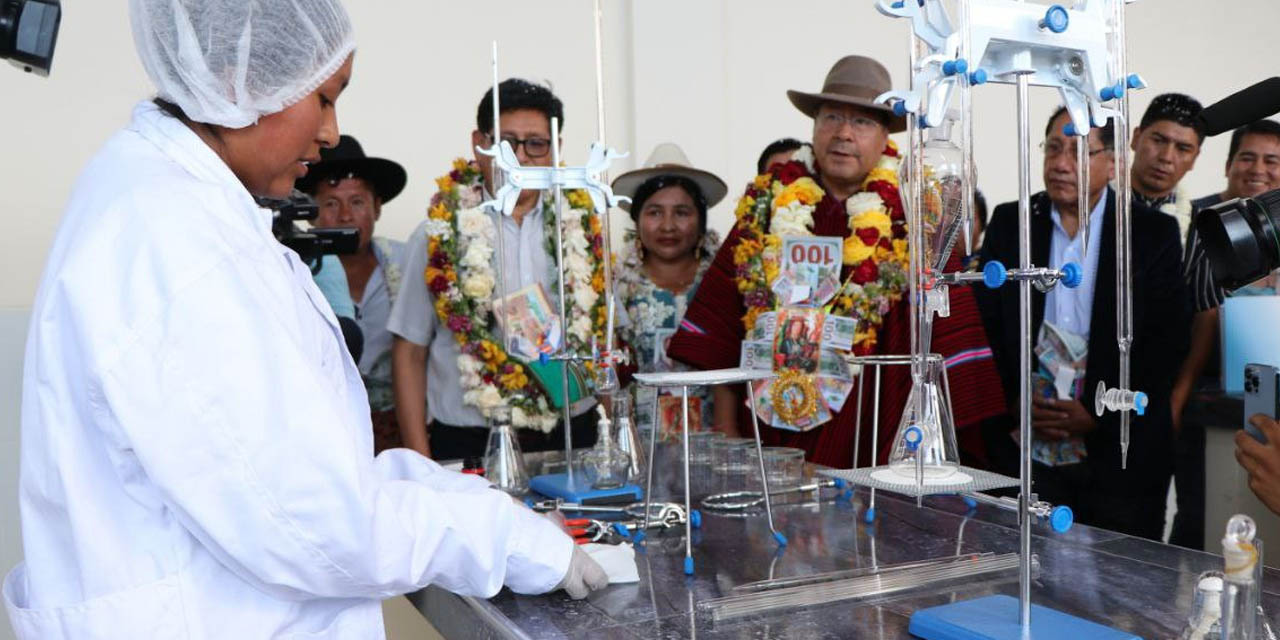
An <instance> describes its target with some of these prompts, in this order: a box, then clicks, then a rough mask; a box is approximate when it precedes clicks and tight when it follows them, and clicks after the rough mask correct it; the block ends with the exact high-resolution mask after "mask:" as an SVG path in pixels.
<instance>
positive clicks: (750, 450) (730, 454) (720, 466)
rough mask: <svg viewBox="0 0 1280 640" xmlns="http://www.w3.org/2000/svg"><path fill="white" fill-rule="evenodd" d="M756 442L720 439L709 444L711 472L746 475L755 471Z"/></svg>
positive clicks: (745, 439) (743, 439)
mask: <svg viewBox="0 0 1280 640" xmlns="http://www.w3.org/2000/svg"><path fill="white" fill-rule="evenodd" d="M755 465H756V441H755V440H753V439H751V438H721V439H719V440H715V441H712V443H711V470H712V471H715V472H716V473H725V474H729V473H735V474H736V473H747V472H749V471H752V470H754V469H756V466H755Z"/></svg>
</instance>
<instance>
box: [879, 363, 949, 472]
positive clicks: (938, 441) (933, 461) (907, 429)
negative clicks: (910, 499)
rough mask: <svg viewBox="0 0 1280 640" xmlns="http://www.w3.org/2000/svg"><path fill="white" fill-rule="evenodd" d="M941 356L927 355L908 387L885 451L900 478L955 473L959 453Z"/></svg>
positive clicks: (890, 464) (891, 466)
mask: <svg viewBox="0 0 1280 640" xmlns="http://www.w3.org/2000/svg"><path fill="white" fill-rule="evenodd" d="M945 375H946V373H945V372H944V371H943V370H942V358H941V357H940V356H937V355H936V354H935V355H931V356H930V357H929V359H928V362H927V363H926V364H925V367H924V376H923V378H922V379H921V380H920V381H919V382H917V383H915V385H914V386H912V388H911V395H909V396H908V397H907V405H906V407H904V408H903V410H902V419H901V420H900V421H899V422H898V432H897V434H896V435H895V436H894V439H893V451H892V452H891V453H890V454H889V468H890V469H892V470H893V471H894V472H895V473H897V474H899V475H901V476H902V477H903V478H904V479H907V480H910V481H915V480H916V479H917V477H918V476H917V473H919V474H921V475H920V476H919V477H920V478H921V479H922V480H926V481H927V480H930V479H941V478H946V477H948V476H950V475H951V474H953V473H955V472H956V468H957V467H959V466H960V454H959V451H958V447H957V446H956V427H955V423H954V422H953V421H952V419H951V397H950V393H949V392H948V389H947V386H946V380H945V379H944V377H943V376H945Z"/></svg>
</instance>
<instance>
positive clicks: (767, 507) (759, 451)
mask: <svg viewBox="0 0 1280 640" xmlns="http://www.w3.org/2000/svg"><path fill="white" fill-rule="evenodd" d="M747 399H748V400H749V401H750V402H751V429H752V430H753V431H754V432H755V436H756V464H757V465H759V467H760V484H761V485H762V486H763V487H764V515H765V517H766V518H767V519H768V520H769V531H770V532H772V533H773V539H774V540H776V541H777V542H778V546H780V547H785V546H787V537H786V536H784V535H782V533H781V532H780V531H778V528H777V527H776V526H774V524H773V499H772V498H771V497H770V496H769V475H768V474H767V473H765V471H764V448H763V446H762V445H761V444H760V420H759V418H757V417H756V389H755V387H754V386H752V384H751V381H749V380H748V381H747Z"/></svg>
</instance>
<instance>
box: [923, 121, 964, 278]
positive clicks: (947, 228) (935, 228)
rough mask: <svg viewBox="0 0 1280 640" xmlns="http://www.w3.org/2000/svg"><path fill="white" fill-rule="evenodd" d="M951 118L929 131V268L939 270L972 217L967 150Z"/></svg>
mask: <svg viewBox="0 0 1280 640" xmlns="http://www.w3.org/2000/svg"><path fill="white" fill-rule="evenodd" d="M952 124H953V120H952V119H951V118H945V119H943V121H942V124H941V125H939V126H937V127H932V128H930V129H928V130H927V131H926V132H925V138H926V140H925V144H924V178H925V179H924V183H923V185H922V186H923V188H924V193H923V201H924V206H923V211H921V214H922V216H921V220H922V222H923V223H924V248H925V259H924V266H925V268H928V269H931V270H933V271H935V272H938V271H942V268H943V267H944V266H946V263H947V256H948V255H950V253H951V248H952V246H953V245H954V244H955V241H956V238H957V237H958V236H959V234H960V232H961V230H962V229H963V228H964V227H965V225H964V222H965V221H966V220H969V219H970V209H971V206H970V205H969V204H968V203H967V202H966V200H965V197H964V193H965V189H964V152H963V151H961V149H960V146H959V145H957V144H956V141H955V139H954V137H953V136H952Z"/></svg>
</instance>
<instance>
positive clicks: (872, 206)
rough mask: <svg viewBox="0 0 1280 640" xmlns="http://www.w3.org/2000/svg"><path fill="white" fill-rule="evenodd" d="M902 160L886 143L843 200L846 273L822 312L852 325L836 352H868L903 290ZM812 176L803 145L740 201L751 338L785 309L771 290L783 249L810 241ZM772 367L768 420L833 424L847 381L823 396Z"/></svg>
mask: <svg viewBox="0 0 1280 640" xmlns="http://www.w3.org/2000/svg"><path fill="white" fill-rule="evenodd" d="M899 162H900V160H899V154H898V149H897V146H896V145H895V144H894V143H893V142H892V141H890V142H889V143H888V146H886V147H885V149H884V151H883V152H882V155H881V157H880V159H879V161H878V162H877V164H876V166H875V167H874V168H873V169H872V170H871V171H870V172H869V173H868V175H867V177H866V179H865V180H864V181H863V183H862V188H861V190H860V191H859V192H858V193H855V194H853V195H852V196H850V197H849V199H848V200H847V201H846V203H845V210H846V212H847V214H848V224H849V231H850V232H849V235H848V236H846V237H845V238H844V240H843V255H842V262H843V265H844V266H845V267H848V268H849V274H848V276H847V277H846V278H844V280H843V282H842V283H841V284H840V286H839V288H838V289H837V290H836V293H835V295H834V296H833V297H832V298H831V300H830V301H829V302H828V303H827V304H826V306H825V307H823V309H822V311H823V312H824V313H826V314H827V315H828V316H840V317H845V318H850V319H852V320H854V321H855V322H856V330H855V332H854V336H853V340H852V343H851V344H850V345H848V346H847V347H843V348H842V349H841V351H843V352H844V353H846V354H848V353H852V354H855V355H865V354H869V353H871V352H872V351H873V349H874V348H875V345H876V339H877V334H878V332H879V329H880V326H881V324H882V323H883V321H884V316H885V315H886V314H888V312H889V309H890V308H891V307H892V306H893V304H894V303H895V302H897V301H898V300H900V299H901V298H902V295H903V292H904V290H905V289H906V285H907V267H908V255H907V240H906V236H907V228H906V216H905V214H904V211H903V208H902V200H901V197H900V195H899V190H898V165H899ZM815 176H816V170H815V167H814V162H813V156H812V153H811V152H810V151H809V149H808V148H807V147H805V148H802V149H801V150H800V151H798V152H797V153H796V154H795V155H794V156H793V157H792V160H791V161H790V162H787V163H784V164H781V165H775V166H774V167H773V171H772V172H770V173H765V174H762V175H759V176H757V177H756V178H755V180H754V181H753V182H752V184H751V185H750V186H749V187H748V188H747V192H746V193H745V194H744V195H743V197H742V199H741V200H739V202H738V206H737V210H736V212H735V215H736V217H737V220H738V232H739V236H740V241H739V243H738V245H737V246H736V247H735V248H734V251H733V263H734V268H735V280H736V282H737V286H738V291H739V292H741V293H742V295H743V300H744V304H745V306H746V313H745V314H744V315H743V317H742V322H743V325H744V327H745V328H746V330H747V331H748V333H749V334H751V333H756V334H757V337H761V336H760V335H759V334H760V333H762V331H761V329H760V325H761V324H762V323H761V322H760V320H761V316H762V314H767V313H773V312H779V311H781V310H783V309H784V308H785V306H784V301H782V300H780V299H779V297H778V295H776V293H775V291H774V285H775V283H776V282H777V281H778V277H779V272H780V268H781V263H782V256H781V254H782V245H783V241H784V239H785V238H787V237H796V236H801V237H803V236H813V230H812V227H813V213H814V212H815V211H816V209H817V207H818V204H819V203H820V202H821V201H822V199H823V198H824V197H825V195H826V194H825V192H824V191H823V189H822V187H820V186H819V185H818V182H817V179H816V177H815ZM775 330H776V329H775ZM744 348H746V347H744ZM745 359H746V358H745V357H744V360H745ZM775 370H777V371H778V373H779V377H778V378H777V379H776V380H774V381H767V382H764V383H760V384H759V393H758V394H757V395H758V400H757V402H758V403H759V406H760V407H761V408H765V409H766V410H767V413H768V414H771V417H772V418H773V419H770V418H766V421H770V422H772V424H774V426H778V427H782V428H789V429H807V428H813V427H815V426H818V425H819V424H821V423H823V422H825V421H826V420H830V417H831V414H832V413H835V412H837V411H838V410H839V407H841V406H843V402H844V398H845V397H846V396H847V395H848V390H849V388H851V387H852V385H851V384H845V385H841V388H840V389H839V390H838V391H835V392H834V393H827V392H825V390H824V391H820V390H819V386H820V385H819V384H818V381H817V380H815V378H814V376H813V375H811V374H808V373H805V372H803V371H797V370H794V369H791V368H787V367H782V368H779V367H777V366H775Z"/></svg>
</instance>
